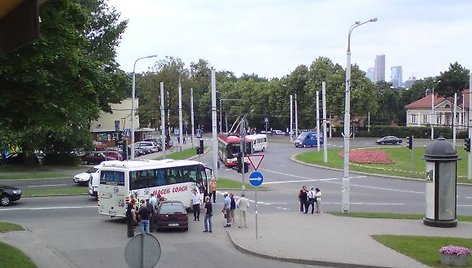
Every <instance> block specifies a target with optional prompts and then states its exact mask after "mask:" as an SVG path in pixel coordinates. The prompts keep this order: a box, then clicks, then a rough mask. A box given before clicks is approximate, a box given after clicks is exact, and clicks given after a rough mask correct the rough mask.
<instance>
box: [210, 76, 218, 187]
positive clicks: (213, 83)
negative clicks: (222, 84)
mask: <svg viewBox="0 0 472 268" xmlns="http://www.w3.org/2000/svg"><path fill="white" fill-rule="evenodd" d="M211 117H212V120H211V121H212V124H211V125H212V134H213V135H212V138H213V140H212V145H213V146H212V148H211V152H212V159H213V175H214V176H215V178H218V137H217V125H216V117H217V116H216V76H215V69H213V68H211Z"/></svg>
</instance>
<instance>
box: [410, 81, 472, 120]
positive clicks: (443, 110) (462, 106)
mask: <svg viewBox="0 0 472 268" xmlns="http://www.w3.org/2000/svg"><path fill="white" fill-rule="evenodd" d="M457 95H458V96H457V104H456V120H455V122H454V124H453V108H454V105H453V104H454V100H453V98H444V97H441V96H438V95H434V98H433V95H431V94H430V95H428V96H426V97H423V98H421V99H419V100H417V101H415V102H412V103H410V104H408V105H406V106H405V110H406V126H407V127H414V126H417V127H429V126H431V125H433V126H438V127H447V126H449V127H450V126H452V125H454V126H455V127H456V128H458V129H467V122H468V113H467V110H468V108H469V90H463V91H462V92H460V93H458V94H457Z"/></svg>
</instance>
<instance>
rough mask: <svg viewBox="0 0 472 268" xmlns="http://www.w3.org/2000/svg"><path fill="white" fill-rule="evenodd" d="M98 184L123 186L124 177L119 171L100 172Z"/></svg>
mask: <svg viewBox="0 0 472 268" xmlns="http://www.w3.org/2000/svg"><path fill="white" fill-rule="evenodd" d="M100 184H108V185H119V186H123V185H125V175H124V173H123V172H120V171H101V172H100Z"/></svg>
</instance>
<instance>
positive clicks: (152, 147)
mask: <svg viewBox="0 0 472 268" xmlns="http://www.w3.org/2000/svg"><path fill="white" fill-rule="evenodd" d="M134 147H135V148H139V149H142V150H144V151H145V153H146V154H150V153H156V152H159V151H160V150H162V148H161V147H160V146H158V145H157V144H155V143H154V142H152V141H138V142H136V143H134Z"/></svg>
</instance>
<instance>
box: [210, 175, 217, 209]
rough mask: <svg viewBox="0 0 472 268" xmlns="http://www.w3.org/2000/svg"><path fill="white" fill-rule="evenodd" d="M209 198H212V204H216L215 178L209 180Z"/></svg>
mask: <svg viewBox="0 0 472 268" xmlns="http://www.w3.org/2000/svg"><path fill="white" fill-rule="evenodd" d="M209 187H210V193H209V194H210V198H213V203H216V179H215V177H213V178H211V181H210V184H209Z"/></svg>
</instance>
